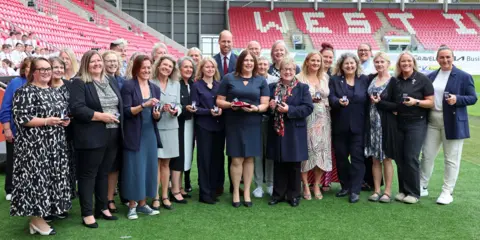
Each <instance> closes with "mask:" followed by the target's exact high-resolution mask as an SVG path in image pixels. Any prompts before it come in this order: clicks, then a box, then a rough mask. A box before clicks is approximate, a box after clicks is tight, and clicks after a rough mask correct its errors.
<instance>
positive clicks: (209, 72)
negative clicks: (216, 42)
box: [187, 57, 225, 204]
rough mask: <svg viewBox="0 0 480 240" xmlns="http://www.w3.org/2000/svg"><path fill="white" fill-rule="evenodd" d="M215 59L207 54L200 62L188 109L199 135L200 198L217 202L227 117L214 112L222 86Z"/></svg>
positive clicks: (219, 110) (219, 112)
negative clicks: (192, 114)
mask: <svg viewBox="0 0 480 240" xmlns="http://www.w3.org/2000/svg"><path fill="white" fill-rule="evenodd" d="M216 65H217V64H216V62H215V60H214V59H213V58H211V57H205V58H204V59H202V60H201V61H200V64H199V65H198V69H197V73H196V74H195V79H197V81H196V82H195V83H194V84H193V85H192V90H191V91H190V96H191V98H192V103H193V102H196V109H191V106H190V109H187V110H188V111H191V112H193V113H194V114H195V135H196V138H197V167H198V185H199V186H200V194H199V197H200V199H199V200H200V202H203V203H206V204H215V202H216V199H217V196H216V189H217V188H218V187H219V186H218V182H219V178H220V177H219V176H221V175H223V174H224V172H222V171H223V164H224V161H225V155H224V153H223V152H224V149H225V121H224V117H223V115H222V109H221V108H218V112H215V110H214V109H215V97H216V96H217V92H218V89H219V88H220V82H219V80H220V74H219V73H218V70H217V66H216Z"/></svg>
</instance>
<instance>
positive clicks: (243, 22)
mask: <svg viewBox="0 0 480 240" xmlns="http://www.w3.org/2000/svg"><path fill="white" fill-rule="evenodd" d="M289 11H290V12H292V13H293V18H294V20H295V23H296V26H297V27H298V29H299V30H300V31H301V32H303V33H304V34H308V35H309V36H310V38H311V40H312V42H313V46H314V47H315V48H317V49H318V48H320V45H321V43H322V42H330V43H332V44H333V45H334V46H335V48H336V49H356V48H357V45H358V44H359V43H362V42H365V43H369V44H370V45H371V46H372V48H373V49H374V50H378V49H379V45H378V44H379V43H377V41H376V40H375V34H376V33H377V32H378V31H379V30H380V28H381V27H382V23H381V22H380V20H379V19H378V17H377V15H376V12H381V13H383V14H384V15H385V17H386V18H387V20H388V21H389V22H390V23H391V25H392V26H393V27H395V28H397V29H400V30H404V31H407V32H409V33H411V34H415V36H416V37H417V38H418V40H419V41H420V43H421V44H422V45H423V46H424V48H425V49H427V50H433V49H436V48H438V46H439V45H441V44H447V45H449V46H450V47H452V48H454V49H456V50H477V49H478V46H480V37H479V35H478V34H479V33H480V28H479V26H477V25H476V24H475V23H474V22H473V21H472V20H471V19H470V17H469V16H468V15H467V12H471V13H473V15H475V16H476V17H477V18H479V19H480V11H478V10H450V11H449V12H448V14H444V13H443V12H442V11H441V10H409V11H408V12H405V13H402V12H401V11H400V10H396V9H363V10H362V11H361V12H357V10H356V9H339V8H328V9H319V10H318V11H314V10H311V9H307V8H288V9H284V8H275V9H274V10H273V11H270V9H269V8H258V7H252V8H250V7H232V8H230V9H229V19H230V30H231V32H232V33H233V35H234V41H235V45H236V46H238V47H245V46H246V44H247V43H248V41H250V40H257V41H259V42H260V43H261V44H262V46H263V47H264V48H268V47H269V46H271V45H272V44H273V42H275V41H276V40H278V39H283V34H286V33H288V32H289V31H291V30H294V29H290V27H289V26H288V19H287V14H289V13H287V12H289ZM402 21H403V22H402ZM386 35H399V33H397V32H396V31H389V32H387V33H386Z"/></svg>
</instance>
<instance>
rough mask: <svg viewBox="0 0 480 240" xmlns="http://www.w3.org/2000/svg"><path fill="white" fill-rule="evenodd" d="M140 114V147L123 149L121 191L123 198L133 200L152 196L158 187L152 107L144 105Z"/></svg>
mask: <svg viewBox="0 0 480 240" xmlns="http://www.w3.org/2000/svg"><path fill="white" fill-rule="evenodd" d="M147 100H148V99H144V100H143V102H146V101H147ZM141 114H142V133H141V138H140V149H139V151H130V150H124V151H123V156H124V159H123V168H122V179H123V181H122V192H123V196H124V198H125V199H128V200H134V201H139V200H144V199H145V198H146V197H150V198H154V197H155V195H156V194H157V188H158V186H157V176H158V160H157V138H156V136H155V131H156V130H155V129H154V128H153V124H152V108H151V107H146V108H145V109H143V111H142V112H141Z"/></svg>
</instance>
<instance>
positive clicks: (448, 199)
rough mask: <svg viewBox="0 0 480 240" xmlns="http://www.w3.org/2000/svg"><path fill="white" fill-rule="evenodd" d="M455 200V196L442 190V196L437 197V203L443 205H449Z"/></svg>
mask: <svg viewBox="0 0 480 240" xmlns="http://www.w3.org/2000/svg"><path fill="white" fill-rule="evenodd" d="M452 202H453V197H452V195H451V194H450V193H448V192H444V191H442V193H441V194H440V197H438V198H437V203H438V204H441V205H448V204H450V203H452Z"/></svg>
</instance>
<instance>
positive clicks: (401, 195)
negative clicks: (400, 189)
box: [395, 193, 406, 202]
mask: <svg viewBox="0 0 480 240" xmlns="http://www.w3.org/2000/svg"><path fill="white" fill-rule="evenodd" d="M405 197H406V196H405V193H398V194H397V196H395V200H397V201H399V202H403V199H405Z"/></svg>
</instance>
